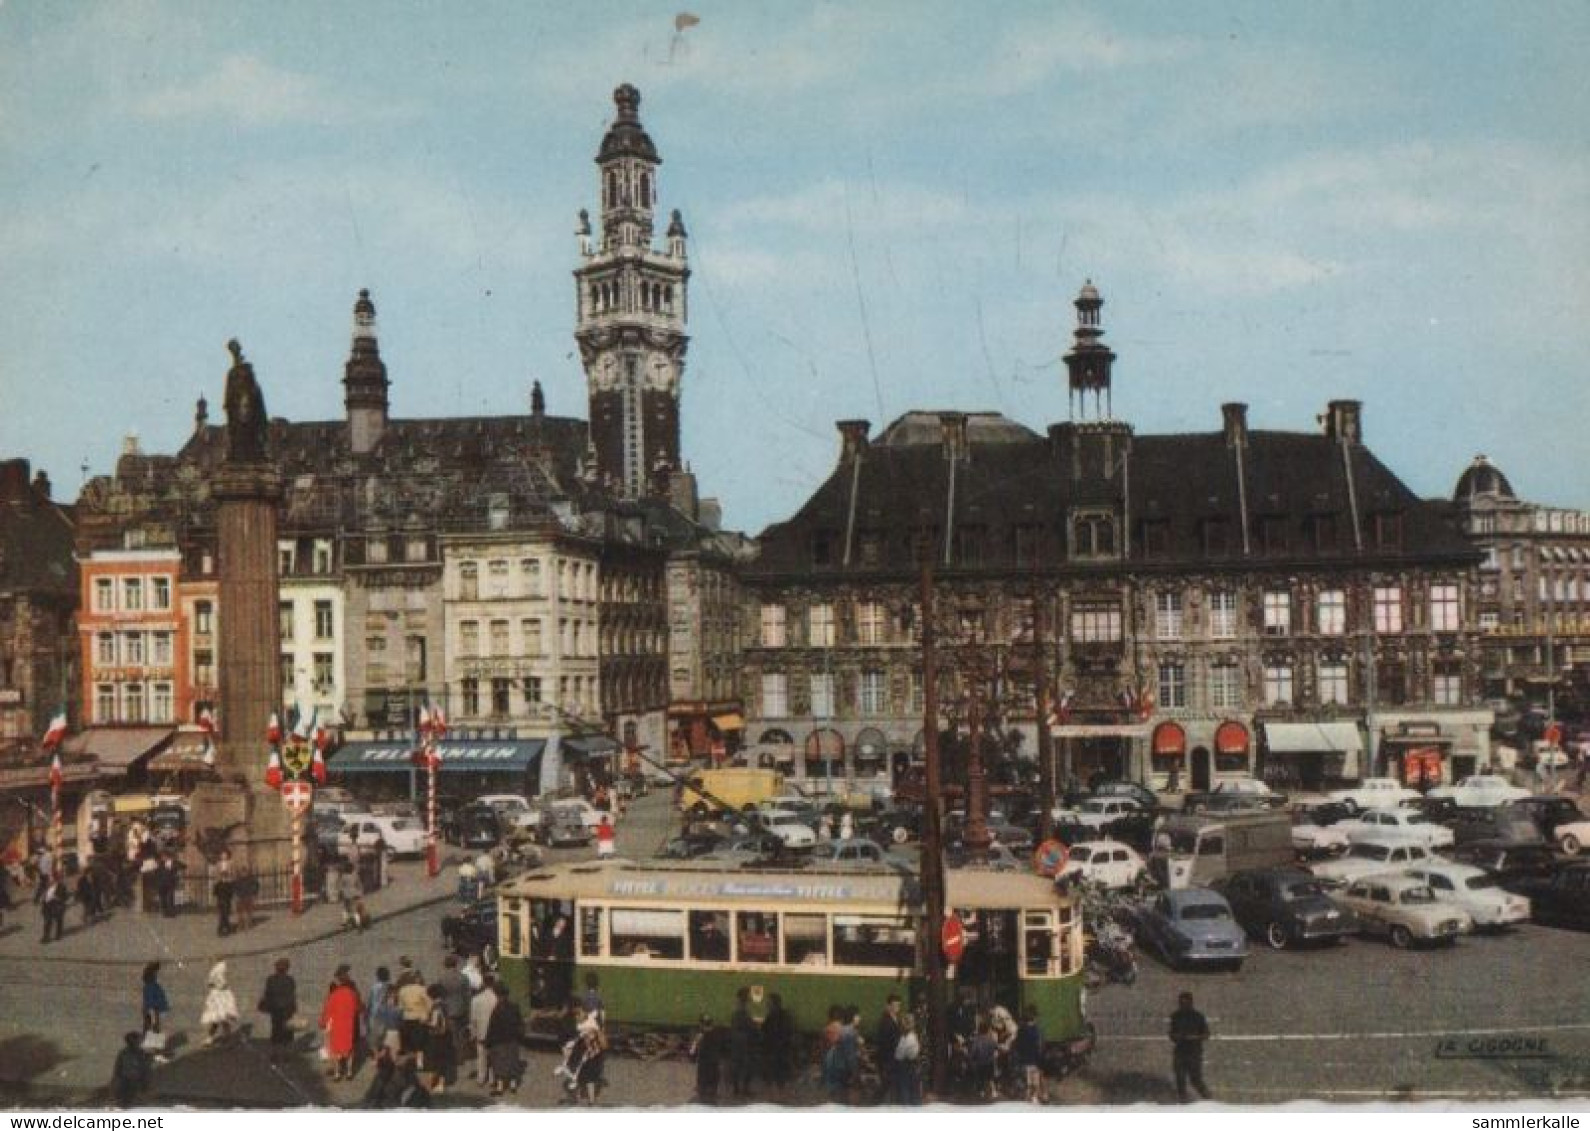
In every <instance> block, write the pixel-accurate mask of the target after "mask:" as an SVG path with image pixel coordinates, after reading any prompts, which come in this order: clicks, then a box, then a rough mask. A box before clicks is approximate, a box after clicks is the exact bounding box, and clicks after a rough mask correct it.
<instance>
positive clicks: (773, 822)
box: [756, 810, 817, 849]
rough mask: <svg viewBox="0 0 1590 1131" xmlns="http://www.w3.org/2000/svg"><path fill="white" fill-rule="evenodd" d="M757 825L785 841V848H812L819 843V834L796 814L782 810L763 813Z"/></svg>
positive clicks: (759, 815) (759, 816)
mask: <svg viewBox="0 0 1590 1131" xmlns="http://www.w3.org/2000/svg"><path fill="white" fill-rule="evenodd" d="M756 823H757V824H758V825H760V826H761V829H762V831H763V832H768V833H772V834H773V835H774V836H776V837H778V839H779V840H781V841H783V842H784V847H785V848H790V849H800V848H811V847H812V846H813V845H814V844H816V843H817V834H816V833H815V832H813V831H812V827H811V826H810V825H808V824H807V823H806V822H804V821H802V820H801V819H800V817H799V816H797V815H796V814H794V813H786V812H783V811H781V810H773V811H771V812H762V813H760V814H758V818H757V822H756Z"/></svg>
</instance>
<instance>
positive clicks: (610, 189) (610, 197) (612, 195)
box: [605, 169, 618, 208]
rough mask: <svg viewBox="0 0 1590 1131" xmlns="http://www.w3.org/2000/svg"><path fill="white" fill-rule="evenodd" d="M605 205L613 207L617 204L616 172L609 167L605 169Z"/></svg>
mask: <svg viewBox="0 0 1590 1131" xmlns="http://www.w3.org/2000/svg"><path fill="white" fill-rule="evenodd" d="M606 196H607V199H606V201H605V203H606V205H607V207H609V208H613V207H616V206H617V204H618V174H617V173H615V172H613V170H611V169H609V170H608V171H607V193H606Z"/></svg>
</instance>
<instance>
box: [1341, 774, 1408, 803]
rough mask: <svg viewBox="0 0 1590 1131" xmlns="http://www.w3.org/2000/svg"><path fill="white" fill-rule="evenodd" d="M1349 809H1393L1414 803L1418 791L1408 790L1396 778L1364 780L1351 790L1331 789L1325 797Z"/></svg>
mask: <svg viewBox="0 0 1590 1131" xmlns="http://www.w3.org/2000/svg"><path fill="white" fill-rule="evenodd" d="M1325 798H1326V800H1328V801H1339V802H1341V803H1342V804H1343V805H1346V806H1347V807H1348V808H1350V809H1395V808H1396V807H1397V806H1399V805H1401V804H1402V803H1403V802H1404V801H1416V800H1418V798H1419V791H1418V790H1416V789H1409V788H1408V787H1407V786H1405V785H1403V784H1402V783H1401V782H1399V781H1398V780H1397V779H1396V778H1365V779H1364V780H1363V781H1361V782H1359V783H1358V784H1357V785H1355V786H1353V788H1352V789H1333V790H1331V791H1330V792H1329V793H1327V794H1326V795H1325Z"/></svg>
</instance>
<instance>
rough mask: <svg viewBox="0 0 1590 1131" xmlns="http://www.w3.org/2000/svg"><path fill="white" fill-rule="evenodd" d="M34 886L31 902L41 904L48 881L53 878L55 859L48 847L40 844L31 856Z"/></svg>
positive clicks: (47, 887) (48, 884)
mask: <svg viewBox="0 0 1590 1131" xmlns="http://www.w3.org/2000/svg"><path fill="white" fill-rule="evenodd" d="M33 868H34V873H33V874H34V876H35V881H34V883H35V886H34V888H33V902H34V903H43V902H44V893H45V892H46V891H47V890H48V889H49V886H50V881H51V880H53V879H54V878H55V857H54V855H52V854H51V852H50V849H49V846H48V845H44V844H41V845H39V850H38V852H36V853H35V854H34V856H33Z"/></svg>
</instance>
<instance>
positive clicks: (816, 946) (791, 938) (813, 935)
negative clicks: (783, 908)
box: [784, 915, 828, 966]
mask: <svg viewBox="0 0 1590 1131" xmlns="http://www.w3.org/2000/svg"><path fill="white" fill-rule="evenodd" d="M784 962H785V963H786V964H787V965H790V966H827V965H828V916H826V915H786V916H784Z"/></svg>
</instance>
